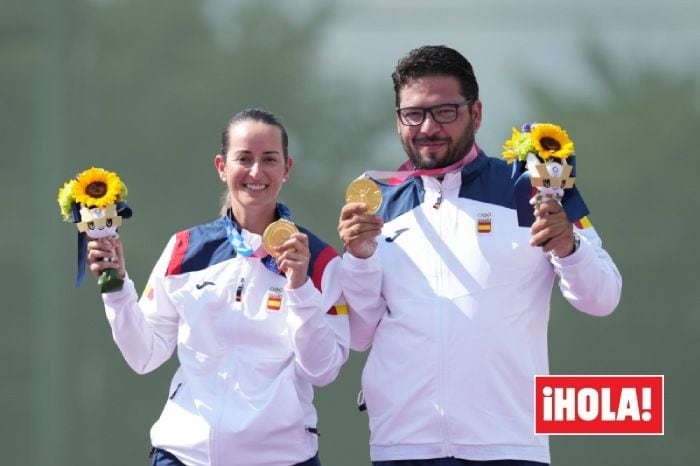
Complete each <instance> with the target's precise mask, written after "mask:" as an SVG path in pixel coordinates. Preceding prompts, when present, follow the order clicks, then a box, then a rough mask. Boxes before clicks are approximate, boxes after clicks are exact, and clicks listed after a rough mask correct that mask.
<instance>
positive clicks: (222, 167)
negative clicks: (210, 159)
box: [214, 154, 226, 183]
mask: <svg viewBox="0 0 700 466" xmlns="http://www.w3.org/2000/svg"><path fill="white" fill-rule="evenodd" d="M214 166H215V167H216V171H217V172H219V178H220V179H221V181H223V182H224V183H225V182H226V160H225V159H224V157H223V156H222V155H221V154H216V156H215V157H214Z"/></svg>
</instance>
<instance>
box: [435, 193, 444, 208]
mask: <svg viewBox="0 0 700 466" xmlns="http://www.w3.org/2000/svg"><path fill="white" fill-rule="evenodd" d="M440 204H442V189H441V190H440V195H438V198H437V200H436V201H435V204H433V209H439V208H440Z"/></svg>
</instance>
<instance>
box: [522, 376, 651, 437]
mask: <svg viewBox="0 0 700 466" xmlns="http://www.w3.org/2000/svg"><path fill="white" fill-rule="evenodd" d="M663 433H664V376H663V375H630V376H624V375H614V376H607V375H595V376H593V375H586V376H577V375H536V376H535V434H604V435H615V434H618V435H619V434H625V435H630V434H641V435H663Z"/></svg>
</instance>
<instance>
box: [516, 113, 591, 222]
mask: <svg viewBox="0 0 700 466" xmlns="http://www.w3.org/2000/svg"><path fill="white" fill-rule="evenodd" d="M503 158H504V159H505V160H506V161H507V162H508V163H511V164H513V178H514V179H515V197H516V200H515V202H516V208H517V211H518V223H519V224H520V226H529V225H532V222H533V221H534V215H533V213H532V206H533V205H536V204H539V203H542V202H547V201H550V200H553V201H555V202H558V203H559V204H561V205H562V206H563V207H564V210H565V211H566V214H567V216H568V217H569V220H570V221H572V222H575V221H578V220H579V219H581V218H582V217H584V216H586V215H587V214H588V209H587V208H586V205H585V204H584V203H583V199H581V196H580V195H579V194H578V190H577V189H576V188H575V187H574V181H575V173H574V170H575V163H574V160H575V157H574V143H573V141H571V139H569V135H568V134H567V132H566V131H565V130H564V129H562V128H561V127H560V126H557V125H554V124H551V123H532V124H525V125H523V126H522V128H521V129H520V131H518V130H517V129H515V128H513V133H512V136H511V138H510V139H508V140H507V141H506V142H505V143H504V145H503ZM570 188H573V189H570ZM565 189H566V192H565V191H564V190H565Z"/></svg>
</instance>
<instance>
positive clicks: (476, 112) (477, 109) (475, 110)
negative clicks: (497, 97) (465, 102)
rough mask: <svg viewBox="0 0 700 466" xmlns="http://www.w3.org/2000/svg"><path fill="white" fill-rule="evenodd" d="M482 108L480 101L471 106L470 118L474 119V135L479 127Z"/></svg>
mask: <svg viewBox="0 0 700 466" xmlns="http://www.w3.org/2000/svg"><path fill="white" fill-rule="evenodd" d="M482 112H483V108H482V106H481V101H480V100H476V101H475V102H474V103H473V104H472V118H473V119H474V132H475V133H476V132H477V131H478V130H479V127H480V126H481V117H482V115H483V113H482Z"/></svg>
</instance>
